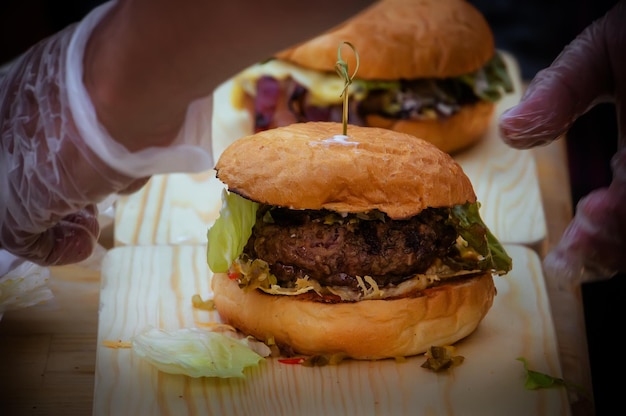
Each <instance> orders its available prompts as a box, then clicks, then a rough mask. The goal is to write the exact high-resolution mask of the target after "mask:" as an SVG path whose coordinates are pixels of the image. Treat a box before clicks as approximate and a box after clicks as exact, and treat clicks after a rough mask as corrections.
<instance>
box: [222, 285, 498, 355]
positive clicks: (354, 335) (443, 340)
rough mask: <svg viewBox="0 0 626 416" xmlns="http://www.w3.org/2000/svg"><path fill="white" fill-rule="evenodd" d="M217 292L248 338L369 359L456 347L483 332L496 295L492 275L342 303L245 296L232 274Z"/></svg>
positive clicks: (229, 319)
mask: <svg viewBox="0 0 626 416" xmlns="http://www.w3.org/2000/svg"><path fill="white" fill-rule="evenodd" d="M212 288H213V293H214V301H215V307H216V308H217V311H218V312H219V314H220V317H221V318H222V320H223V321H224V323H228V324H230V325H232V326H234V327H236V328H237V329H239V330H240V331H242V332H243V333H245V334H248V335H252V336H254V337H255V338H257V339H259V340H261V341H268V340H271V339H273V340H274V341H275V342H276V344H277V345H278V346H279V347H280V348H281V349H285V350H291V351H293V352H295V353H298V354H303V355H321V354H330V355H334V354H338V355H342V356H345V357H350V358H354V359H363V360H373V359H383V358H392V357H396V358H397V357H408V356H411V355H416V354H420V353H424V352H425V351H426V350H427V349H428V348H430V347H431V346H444V345H451V344H453V343H455V342H456V341H458V340H460V339H462V338H464V337H466V336H468V335H469V334H471V333H472V332H473V331H474V330H475V329H476V327H477V326H478V324H479V323H480V321H482V319H483V318H484V317H485V315H486V314H487V311H488V310H489V309H490V308H491V305H492V304H493V299H494V296H495V294H496V289H495V286H494V283H493V278H492V276H491V274H482V275H478V276H475V277H471V278H465V279H458V280H454V281H452V282H451V283H448V284H443V285H441V286H437V287H433V288H430V289H426V290H424V291H422V292H420V296H417V297H407V298H400V299H391V300H364V301H360V302H342V303H322V302H314V301H310V300H302V299H298V298H295V297H292V296H277V295H268V294H265V293H262V292H260V291H258V290H253V291H246V292H244V291H243V290H241V289H240V288H239V286H238V284H237V282H236V281H233V280H230V279H229V278H228V277H227V276H226V274H224V273H216V274H215V275H214V276H213V281H212Z"/></svg>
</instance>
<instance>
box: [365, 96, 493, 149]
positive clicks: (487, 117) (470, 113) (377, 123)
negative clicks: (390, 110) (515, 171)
mask: <svg viewBox="0 0 626 416" xmlns="http://www.w3.org/2000/svg"><path fill="white" fill-rule="evenodd" d="M494 111H495V104H494V103H492V102H489V101H479V102H477V103H476V104H472V105H467V106H463V107H462V108H461V110H460V111H459V112H457V113H456V114H454V115H452V116H450V117H448V118H446V119H443V120H438V119H434V120H398V119H391V118H385V117H381V116H378V115H369V116H367V117H366V119H365V122H366V124H367V125H368V126H369V127H382V128H385V129H389V130H394V131H398V132H402V133H407V134H411V135H413V136H415V137H419V138H421V139H424V140H426V141H429V142H431V143H432V144H434V145H435V146H437V147H438V148H439V149H440V150H443V151H444V152H446V153H455V152H458V151H460V150H463V149H466V148H468V147H470V146H471V145H473V144H475V143H477V142H478V141H479V140H480V139H482V138H483V137H484V136H485V133H486V132H487V130H488V129H489V125H490V123H491V120H492V118H493V113H494Z"/></svg>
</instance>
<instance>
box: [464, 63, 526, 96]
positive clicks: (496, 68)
mask: <svg viewBox="0 0 626 416" xmlns="http://www.w3.org/2000/svg"><path fill="white" fill-rule="evenodd" d="M458 80H459V81H461V82H464V83H465V84H467V85H469V86H470V87H471V88H472V90H473V91H474V94H476V96H477V97H480V98H481V99H483V100H486V101H491V102H496V101H498V100H499V99H500V98H502V96H503V95H504V94H506V93H510V92H512V91H513V81H511V77H510V76H509V72H508V70H507V67H506V63H505V62H504V60H503V59H502V57H501V56H500V54H499V53H496V54H495V55H494V57H493V58H492V59H491V60H490V61H489V62H488V63H487V64H486V65H485V66H484V67H482V68H481V69H479V70H478V71H476V72H474V73H471V74H467V75H461V76H460V77H458Z"/></svg>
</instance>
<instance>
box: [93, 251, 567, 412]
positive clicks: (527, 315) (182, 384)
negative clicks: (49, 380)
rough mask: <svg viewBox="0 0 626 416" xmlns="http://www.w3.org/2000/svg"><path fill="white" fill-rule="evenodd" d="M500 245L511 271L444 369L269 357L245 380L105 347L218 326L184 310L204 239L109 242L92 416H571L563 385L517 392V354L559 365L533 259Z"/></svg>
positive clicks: (555, 368) (553, 369) (199, 270)
mask: <svg viewBox="0 0 626 416" xmlns="http://www.w3.org/2000/svg"><path fill="white" fill-rule="evenodd" d="M506 248H507V250H508V252H509V254H510V255H511V256H512V257H513V261H514V268H513V270H512V272H510V273H509V274H508V275H507V276H506V277H497V278H495V282H496V287H497V290H498V294H497V296H496V298H495V301H494V305H493V307H492V309H491V310H490V312H489V313H488V315H487V317H486V318H485V320H484V321H483V322H482V323H481V325H480V326H479V328H478V330H477V331H476V332H474V333H473V334H472V335H470V336H469V337H468V338H466V339H465V340H462V341H460V342H459V343H457V353H458V354H460V355H463V356H464V357H465V361H464V363H463V364H462V365H461V366H459V367H456V368H454V369H453V370H452V371H451V372H449V373H433V372H430V371H428V370H425V369H423V368H421V367H420V365H421V364H422V363H423V362H424V357H423V356H416V357H412V358H410V359H408V360H407V361H405V362H396V361H394V360H381V361H344V362H342V363H340V364H339V365H336V366H326V367H315V368H310V367H303V366H297V365H287V364H281V363H278V362H277V361H276V360H274V359H267V360H266V361H264V362H263V363H262V365H261V366H260V367H258V368H255V369H252V371H248V370H246V371H247V373H246V374H247V378H246V379H243V380H242V379H210V378H198V379H195V378H190V377H185V376H181V375H170V374H165V373H161V372H159V371H158V370H156V369H155V368H154V367H152V366H151V365H150V364H148V363H147V362H145V361H143V360H142V359H140V358H139V357H138V356H135V355H134V354H133V352H132V350H129V349H110V348H107V347H104V346H103V345H102V342H103V341H104V340H126V341H128V340H131V339H132V337H133V336H134V335H136V334H138V333H140V332H141V331H143V330H144V329H146V328H147V327H148V326H153V327H158V328H164V329H170V330H171V329H177V328H189V327H194V326H196V325H197V324H201V323H206V322H214V321H219V315H218V314H217V312H214V311H213V312H209V311H202V310H195V309H194V308H193V307H192V305H191V297H192V295H194V294H200V295H201V296H202V297H203V298H204V299H207V298H209V297H210V296H211V290H210V279H211V273H210V271H209V270H208V268H207V266H206V260H205V247H204V246H159V247H119V248H115V249H113V250H111V251H110V252H109V254H108V255H107V257H106V258H105V260H104V263H103V268H102V290H101V295H100V318H99V328H98V347H97V348H98V349H97V360H96V382H95V391H94V408H93V410H94V415H131V414H132V415H183V414H185V415H196V414H197V415H245V414H258V415H273V416H277V415H340V414H341V415H384V416H391V415H406V414H428V415H450V414H459V415H478V414H479V415H498V416H500V415H504V414H506V415H550V416H552V415H562V414H568V413H569V407H568V402H567V397H566V394H565V391H564V390H562V389H547V390H536V391H529V390H525V389H524V371H523V366H522V364H521V363H520V362H519V361H517V360H516V358H518V357H525V358H526V359H527V360H528V361H529V362H530V364H531V368H532V369H534V370H537V371H542V372H545V373H548V374H551V375H554V376H559V375H560V374H561V368H560V364H559V359H558V355H557V347H556V341H555V335H554V328H553V324H552V319H551V316H550V308H549V306H548V300H547V296H546V292H545V286H544V281H543V276H542V272H541V267H540V262H539V259H538V257H537V256H536V254H535V253H534V252H533V251H531V250H529V249H527V248H525V247H521V246H512V245H507V246H506ZM198 326H199V327H200V326H201V325H198Z"/></svg>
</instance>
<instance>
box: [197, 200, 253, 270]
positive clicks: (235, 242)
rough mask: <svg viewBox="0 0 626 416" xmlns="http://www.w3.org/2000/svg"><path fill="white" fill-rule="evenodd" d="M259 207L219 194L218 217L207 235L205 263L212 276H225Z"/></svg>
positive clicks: (246, 239) (239, 251) (241, 246)
mask: <svg viewBox="0 0 626 416" xmlns="http://www.w3.org/2000/svg"><path fill="white" fill-rule="evenodd" d="M258 208H259V204H258V203H256V202H253V201H250V200H248V199H245V198H242V197H241V196H239V195H237V194H235V193H233V192H228V191H227V190H223V191H222V208H221V209H220V215H219V217H218V218H217V219H216V220H215V222H214V223H213V226H212V227H211V228H209V231H208V233H207V240H208V246H207V263H208V265H209V268H210V269H211V271H213V273H226V272H227V271H228V268H229V267H230V265H231V264H232V262H233V261H234V260H235V259H236V258H237V257H239V255H240V254H241V253H242V252H243V248H244V247H245V245H246V243H247V242H248V239H249V238H250V235H252V227H253V226H254V223H255V222H256V212H257V210H258Z"/></svg>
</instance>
